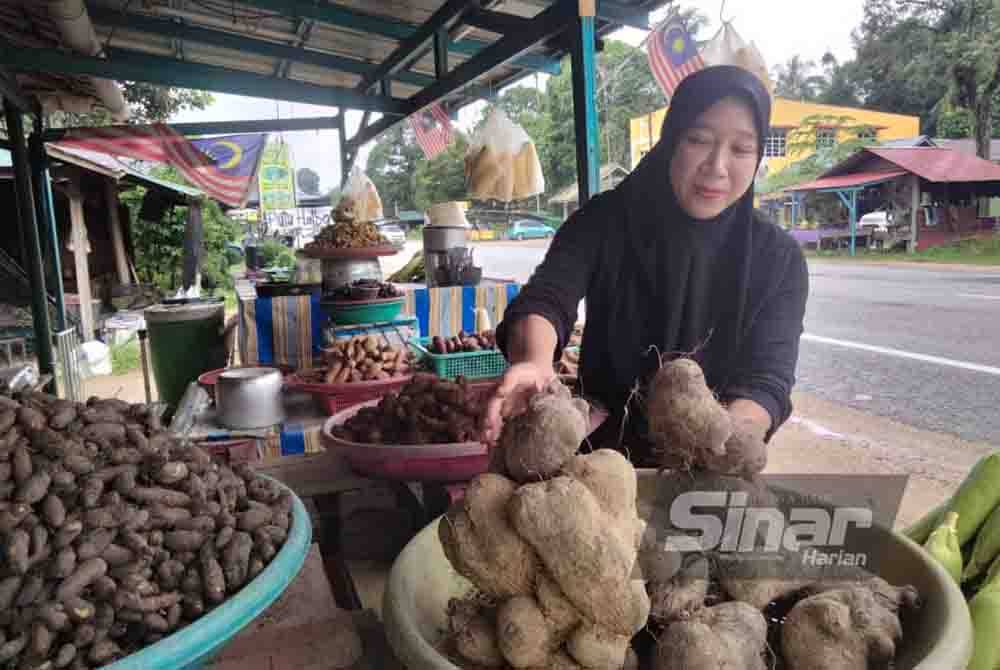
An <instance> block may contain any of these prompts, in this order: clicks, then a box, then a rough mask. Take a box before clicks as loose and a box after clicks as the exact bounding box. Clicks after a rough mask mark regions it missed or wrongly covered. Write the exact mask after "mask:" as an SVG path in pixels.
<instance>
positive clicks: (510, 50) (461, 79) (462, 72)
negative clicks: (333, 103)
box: [348, 0, 578, 148]
mask: <svg viewBox="0 0 1000 670" xmlns="http://www.w3.org/2000/svg"><path fill="white" fill-rule="evenodd" d="M577 11H578V5H577V0H559V1H558V2H556V3H553V4H552V5H551V6H550V7H549V8H548V9H546V10H544V11H542V12H541V13H539V14H538V15H537V16H536V17H535V18H533V19H532V20H531V24H530V25H528V26H525V28H524V30H521V31H519V32H518V33H516V34H514V35H507V36H504V37H502V38H500V39H499V40H497V41H496V42H494V43H493V45H492V46H490V47H489V48H488V49H485V50H484V51H483V52H482V53H481V54H479V55H478V56H475V57H473V58H470V59H469V60H467V61H465V62H464V63H462V64H461V65H459V66H458V67H456V68H455V69H454V70H452V71H451V72H449V73H448V76H447V77H445V78H444V79H439V80H438V81H437V82H436V83H434V84H432V85H431V86H428V87H427V88H425V89H423V90H422V91H420V92H419V93H417V94H416V95H413V96H412V97H410V98H409V99H408V100H407V102H408V103H410V105H411V106H412V108H413V109H414V110H419V109H423V108H424V107H427V106H428V105H431V104H433V103H435V102H437V101H438V100H440V99H442V98H444V97H445V96H447V95H449V94H451V93H453V92H455V91H458V90H460V89H462V88H463V87H465V86H466V85H467V84H468V83H469V82H471V81H473V80H475V79H476V78H477V77H480V76H482V75H483V74H485V73H487V72H489V71H491V70H493V69H494V68H497V67H499V66H501V65H503V64H504V63H507V62H509V61H511V60H513V59H514V58H517V57H518V56H519V55H520V54H523V53H524V52H526V51H528V50H529V49H531V48H532V47H533V46H535V45H536V44H538V43H540V42H543V41H545V40H547V39H549V38H551V37H554V36H556V35H558V34H560V33H562V32H563V31H565V30H566V29H567V28H569V27H570V26H572V25H573V24H574V21H575V20H576V17H577ZM397 121H398V119H392V118H382V119H379V121H377V122H376V123H373V124H372V125H370V126H368V127H367V128H364V129H362V130H359V131H358V133H357V134H356V135H355V136H354V137H353V138H351V140H350V142H349V143H348V144H349V145H350V146H351V147H352V148H357V147H360V146H361V145H363V144H364V143H365V142H368V141H369V140H372V139H374V138H375V137H377V136H378V135H379V133H381V132H382V131H384V130H387V129H389V128H391V127H392V126H393V125H395V124H396V123H397Z"/></svg>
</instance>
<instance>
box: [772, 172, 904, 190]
mask: <svg viewBox="0 0 1000 670" xmlns="http://www.w3.org/2000/svg"><path fill="white" fill-rule="evenodd" d="M905 174H907V172H906V170H891V171H888V172H887V171H885V170H882V171H879V172H855V173H853V174H844V175H838V176H836V177H823V178H821V179H816V180H815V181H807V182H805V183H804V184H796V185H795V186H789V187H788V188H786V189H785V191H835V190H838V189H844V188H862V187H865V186H873V185H875V184H881V183H882V182H886V181H889V180H890V179H895V178H896V177H902V176H903V175H905Z"/></svg>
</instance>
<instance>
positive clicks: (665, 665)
mask: <svg viewBox="0 0 1000 670" xmlns="http://www.w3.org/2000/svg"><path fill="white" fill-rule="evenodd" d="M766 647H767V621H766V620H765V619H764V615H763V614H761V612H760V610H758V609H756V608H754V607H752V606H751V605H748V604H746V603H742V602H735V601H733V602H724V603H720V604H718V605H715V606H713V607H705V608H702V609H700V610H698V611H696V612H694V613H692V614H691V616H690V617H689V618H687V619H684V620H680V621H675V622H673V623H672V624H670V625H669V626H667V628H666V630H664V631H663V633H662V634H661V635H660V637H659V639H658V640H657V643H656V656H655V658H654V659H653V664H652V670H729V669H730V668H733V669H735V668H740V670H765V668H767V667H768V666H767V664H766V663H765V661H764V654H765V650H766ZM793 667H796V666H793ZM796 670H798V668H797V667H796Z"/></svg>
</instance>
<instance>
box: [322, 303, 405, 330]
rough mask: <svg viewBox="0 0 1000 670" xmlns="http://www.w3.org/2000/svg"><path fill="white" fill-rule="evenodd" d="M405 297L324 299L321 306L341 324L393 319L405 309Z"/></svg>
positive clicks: (351, 324) (331, 317)
mask: <svg viewBox="0 0 1000 670" xmlns="http://www.w3.org/2000/svg"><path fill="white" fill-rule="evenodd" d="M405 303H406V298H405V297H402V296H401V297H398V298H378V299H375V300H323V301H321V302H320V307H321V308H322V309H323V310H325V311H326V312H328V313H329V315H330V319H331V320H332V321H333V322H334V323H335V324H337V325H340V326H353V325H357V324H361V323H384V322H386V321H393V320H395V319H396V317H397V316H399V313H400V312H401V311H403V305H404V304H405Z"/></svg>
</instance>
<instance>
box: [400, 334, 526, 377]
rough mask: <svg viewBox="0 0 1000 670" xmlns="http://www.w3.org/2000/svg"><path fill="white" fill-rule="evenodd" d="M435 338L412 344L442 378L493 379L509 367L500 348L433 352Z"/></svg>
mask: <svg viewBox="0 0 1000 670" xmlns="http://www.w3.org/2000/svg"><path fill="white" fill-rule="evenodd" d="M433 339H434V338H432V337H422V338H420V339H419V340H416V341H414V340H411V341H410V345H411V346H412V347H413V348H414V349H416V350H417V351H418V352H419V353H420V354H421V355H422V356H423V357H424V360H426V361H427V362H428V363H429V367H430V370H431V372H433V373H434V374H436V375H437V376H438V377H441V378H442V379H455V378H456V377H465V378H466V379H492V378H494V377H500V376H503V373H504V372H506V371H507V368H508V367H509V366H508V364H507V359H506V358H504V355H503V353H501V351H500V350H499V349H491V350H487V351H467V352H462V353H458V354H432V353H431V352H430V349H429V347H430V344H431V342H432V341H433Z"/></svg>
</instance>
